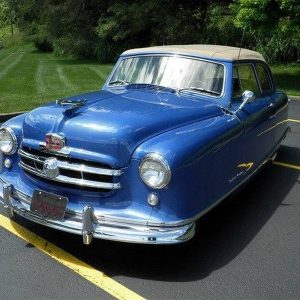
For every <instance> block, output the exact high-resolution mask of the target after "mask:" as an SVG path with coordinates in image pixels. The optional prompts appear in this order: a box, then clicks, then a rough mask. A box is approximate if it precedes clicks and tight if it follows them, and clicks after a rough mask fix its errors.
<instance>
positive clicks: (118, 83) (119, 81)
mask: <svg viewBox="0 0 300 300" xmlns="http://www.w3.org/2000/svg"><path fill="white" fill-rule="evenodd" d="M129 84H130V82H128V81H126V80H121V79H118V80H114V81H111V82H109V85H129Z"/></svg>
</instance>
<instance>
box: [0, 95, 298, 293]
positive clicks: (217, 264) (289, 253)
mask: <svg viewBox="0 0 300 300" xmlns="http://www.w3.org/2000/svg"><path fill="white" fill-rule="evenodd" d="M289 120H290V121H289V125H290V127H291V133H290V134H289V136H288V137H287V138H286V140H285V141H284V142H283V144H282V146H281V148H280V150H279V153H278V156H277V158H276V162H278V163H276V164H269V165H267V166H266V167H264V168H263V169H262V170H261V171H260V172H259V174H258V175H256V176H255V177H254V178H253V179H252V180H251V181H250V182H249V183H248V184H247V185H246V186H245V187H244V188H243V189H241V190H240V191H239V192H238V193H236V194H235V195H234V196H232V197H230V198H228V199H226V200H225V201H223V202H222V203H221V204H220V205H219V206H217V207H216V208H215V209H213V210H212V211H211V212H210V213H208V214H207V215H205V216H204V217H203V218H202V219H201V220H200V231H199V234H198V235H197V237H196V238H195V239H194V240H193V241H192V242H189V243H187V244H182V245H176V246H153V245H146V246H144V245H135V244H123V243H116V242H108V241H101V240H94V241H93V243H92V244H91V245H90V246H84V245H82V242H81V237H80V236H74V235H71V234H67V233H62V232H59V231H55V230H52V229H49V228H46V227H42V226H39V225H36V224H34V223H31V222H29V221H26V220H24V219H22V218H20V217H14V218H13V221H14V222H13V223H11V222H10V221H8V220H7V219H6V218H5V217H3V215H4V210H3V209H2V208H1V209H0V299H27V298H31V299H34V298H38V299H42V298H48V299H71V298H72V299H105V298H109V299H111V298H114V297H117V298H120V299H138V298H139V296H140V297H144V298H147V299H299V298H300V217H299V216H300V197H299V195H300V177H299V175H300V101H298V100H295V101H292V102H291V104H290V108H289ZM297 121H298V122H297ZM18 224H19V225H21V226H19V225H18ZM24 228H25V229H27V230H29V231H30V232H28V231H26V230H24ZM20 237H22V238H20ZM41 238H42V239H41ZM43 239H45V240H46V241H45V240H43ZM57 247H59V248H57ZM46 253H48V254H46ZM70 255H71V256H70ZM86 264H87V265H86ZM104 274H105V275H104ZM80 275H81V276H80Z"/></svg>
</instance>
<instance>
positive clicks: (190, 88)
mask: <svg viewBox="0 0 300 300" xmlns="http://www.w3.org/2000/svg"><path fill="white" fill-rule="evenodd" d="M184 91H192V92H200V93H208V94H212V95H217V96H220V95H221V93H219V92H216V91H212V90H208V89H205V88H199V87H193V86H191V87H188V88H182V89H178V91H177V92H178V93H180V92H184Z"/></svg>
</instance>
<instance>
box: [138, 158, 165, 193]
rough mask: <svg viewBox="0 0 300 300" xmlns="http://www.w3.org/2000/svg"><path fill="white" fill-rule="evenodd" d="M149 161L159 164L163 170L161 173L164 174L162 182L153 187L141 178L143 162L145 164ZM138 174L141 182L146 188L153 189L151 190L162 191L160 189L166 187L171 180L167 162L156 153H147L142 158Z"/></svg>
mask: <svg viewBox="0 0 300 300" xmlns="http://www.w3.org/2000/svg"><path fill="white" fill-rule="evenodd" d="M149 160H152V161H154V162H156V163H159V164H160V166H161V168H162V170H163V172H164V178H163V180H162V181H161V182H159V183H158V184H155V185H154V184H151V183H150V182H149V181H147V180H146V178H145V177H144V176H143V166H144V164H145V162H147V161H149ZM139 173H140V177H141V179H142V181H143V182H144V183H145V184H146V185H147V186H149V187H150V188H153V189H162V188H164V187H166V186H167V185H168V183H169V182H170V180H171V169H170V166H169V164H168V162H167V160H166V159H165V158H164V157H163V156H162V155H160V154H158V153H149V154H147V155H146V156H145V157H144V158H143V160H142V161H141V163H140V166H139Z"/></svg>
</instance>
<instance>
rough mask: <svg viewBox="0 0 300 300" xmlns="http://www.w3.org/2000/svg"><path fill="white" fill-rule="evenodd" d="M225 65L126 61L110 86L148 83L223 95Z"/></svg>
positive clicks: (149, 58)
mask: <svg viewBox="0 0 300 300" xmlns="http://www.w3.org/2000/svg"><path fill="white" fill-rule="evenodd" d="M223 83H224V66H223V65H221V64H217V63H213V62H207V61H202V60H197V59H193V58H186V57H178V56H138V57H132V58H126V59H123V60H122V61H121V62H120V63H119V65H118V67H117V69H116V70H115V72H114V74H113V76H112V77H111V79H110V82H109V85H110V86H113V85H128V84H146V85H155V86H162V87H167V88H172V89H176V90H181V91H183V90H187V91H189V90H190V91H194V92H200V93H206V94H210V95H214V96H217V95H221V93H222V90H223Z"/></svg>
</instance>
